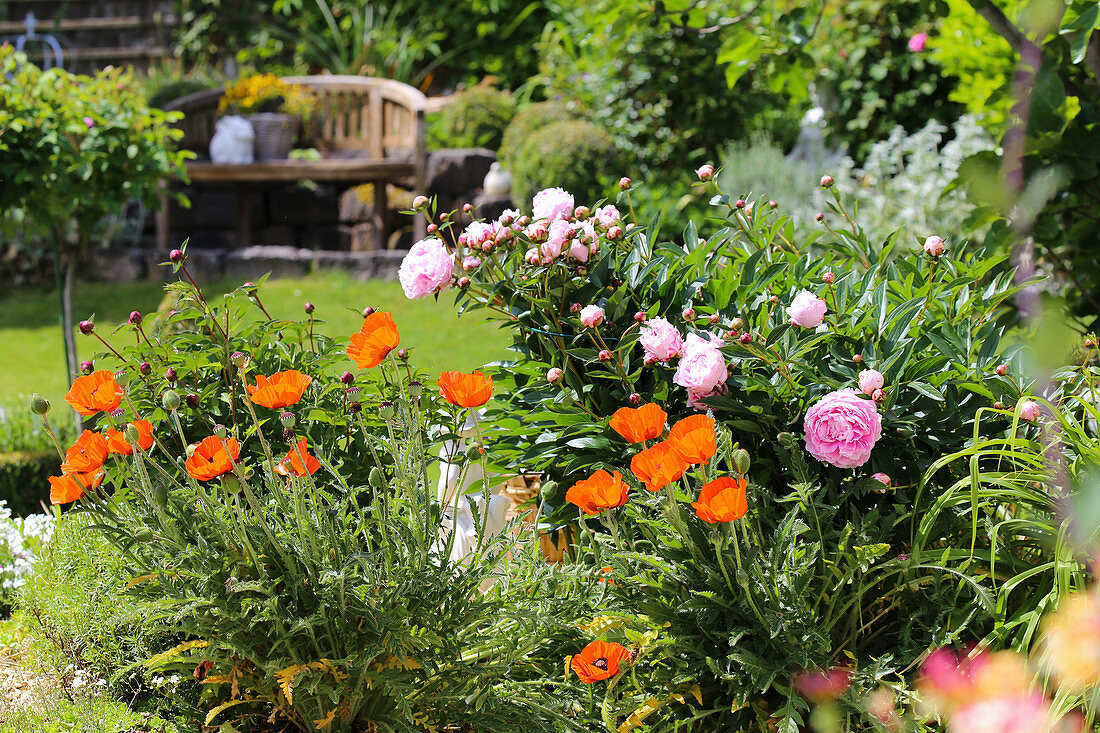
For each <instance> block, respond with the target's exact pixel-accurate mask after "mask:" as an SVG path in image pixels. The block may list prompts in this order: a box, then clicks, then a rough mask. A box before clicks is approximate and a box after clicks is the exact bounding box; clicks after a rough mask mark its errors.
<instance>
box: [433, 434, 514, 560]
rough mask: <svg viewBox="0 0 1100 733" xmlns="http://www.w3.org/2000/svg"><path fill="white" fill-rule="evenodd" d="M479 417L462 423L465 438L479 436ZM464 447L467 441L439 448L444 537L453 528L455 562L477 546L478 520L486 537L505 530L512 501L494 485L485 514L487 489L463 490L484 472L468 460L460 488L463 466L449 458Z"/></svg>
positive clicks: (453, 556) (479, 479)
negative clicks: (473, 505) (472, 506)
mask: <svg viewBox="0 0 1100 733" xmlns="http://www.w3.org/2000/svg"><path fill="white" fill-rule="evenodd" d="M479 416H480V414H479V415H476V416H475V415H471V416H470V417H469V418H467V420H466V424H465V425H463V426H462V430H461V431H460V432H459V435H461V436H462V437H463V438H467V437H470V436H473V435H476V434H477V431H476V423H475V422H474V420H475V419H476V418H477V417H479ZM465 447H466V446H465V441H464V440H463V441H448V442H447V443H445V444H444V445H443V447H442V448H440V449H439V458H440V467H439V468H440V471H439V484H438V485H437V486H436V495H437V496H438V497H439V501H440V503H442V504H443V517H444V518H443V526H444V529H445V532H444V535H443V538H444V541H445V539H446V532H449V531H452V530H453V531H454V533H455V536H454V541H453V543H452V545H451V553H450V558H451V560H452V561H456V562H457V561H460V560H461V559H462V558H464V557H466V555H468V554H470V553H471V552H472V551H473V550H474V548H475V547H477V536H478V529H479V528H478V527H477V526H476V525H477V524H478V523H484V526H485V537H489V536H490V535H493V534H495V533H497V532H499V531H500V530H502V529H504V525H505V524H507V522H508V520H507V514H508V507H509V504H510V502H509V501H508V499H506V498H504V497H503V496H500V495H498V494H497V493H495V490H496V487H493V488H492V489H491V490H490V492H489V494H488V498H489V510H488V512H487V514H486V513H483V512H484V510H483V508H482V505H483V503H484V501H485V493H484V492H482V491H477V492H475V493H474V494H473V495H471V496H466V494H465V493H464V490H465V489H466V488H467V487H468V486H470V485H472V484H474V483H477V482H479V481H481V480H482V478H483V477H484V473H482V470H481V464H480V463H474V462H471V463H469V464H468V467H467V470H466V475H465V477H463V479H462V486H461V487H459V485H458V480H459V477H460V476H461V475H462V467H461V466H459V465H458V464H456V463H451V462H450V461H449V460H448V459H449V458H450V457H451V456H454V455H457V454H458V453H460V452H462V451H463V450H465ZM496 478H499V479H500V480H499V482H498V484H503V483H504V477H503V476H498V477H496ZM471 501H473V502H474V504H475V505H476V506H477V508H478V520H477V522H475V520H474V513H473V511H472V509H471V508H470V502H471Z"/></svg>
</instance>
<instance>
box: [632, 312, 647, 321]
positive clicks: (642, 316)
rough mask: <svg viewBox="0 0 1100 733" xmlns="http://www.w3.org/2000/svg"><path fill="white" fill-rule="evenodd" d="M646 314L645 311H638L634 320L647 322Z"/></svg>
mask: <svg viewBox="0 0 1100 733" xmlns="http://www.w3.org/2000/svg"><path fill="white" fill-rule="evenodd" d="M645 319H646V314H645V311H638V312H637V313H635V314H634V320H635V321H637V322H638V323H645Z"/></svg>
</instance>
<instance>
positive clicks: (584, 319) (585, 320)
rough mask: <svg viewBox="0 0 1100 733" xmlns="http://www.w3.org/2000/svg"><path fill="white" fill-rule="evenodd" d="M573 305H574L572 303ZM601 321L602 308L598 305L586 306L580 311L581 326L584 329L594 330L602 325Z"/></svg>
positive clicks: (602, 317) (602, 315)
mask: <svg viewBox="0 0 1100 733" xmlns="http://www.w3.org/2000/svg"><path fill="white" fill-rule="evenodd" d="M574 305H576V304H575V303H574ZM570 310H572V309H570ZM603 319H604V313H603V308H601V307H599V306H598V305H586V306H585V307H584V308H583V309H582V310H581V325H582V326H584V327H585V328H596V327H598V326H599V325H600V324H601V323H603Z"/></svg>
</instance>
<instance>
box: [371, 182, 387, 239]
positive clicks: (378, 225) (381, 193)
mask: <svg viewBox="0 0 1100 733" xmlns="http://www.w3.org/2000/svg"><path fill="white" fill-rule="evenodd" d="M388 208H389V204H387V202H386V182H385V181H375V182H374V248H375V249H376V250H382V249H385V248H386V240H387V239H388V237H387V234H389V232H387V231H386V214H387V211H386V210H387V209H388Z"/></svg>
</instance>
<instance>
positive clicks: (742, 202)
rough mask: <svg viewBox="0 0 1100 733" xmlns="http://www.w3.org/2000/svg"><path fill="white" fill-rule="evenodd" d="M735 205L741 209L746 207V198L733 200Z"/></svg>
mask: <svg viewBox="0 0 1100 733" xmlns="http://www.w3.org/2000/svg"><path fill="white" fill-rule="evenodd" d="M733 205H734V206H736V207H737V208H739V209H743V208H745V199H737V200H736V201H734V202H733Z"/></svg>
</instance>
